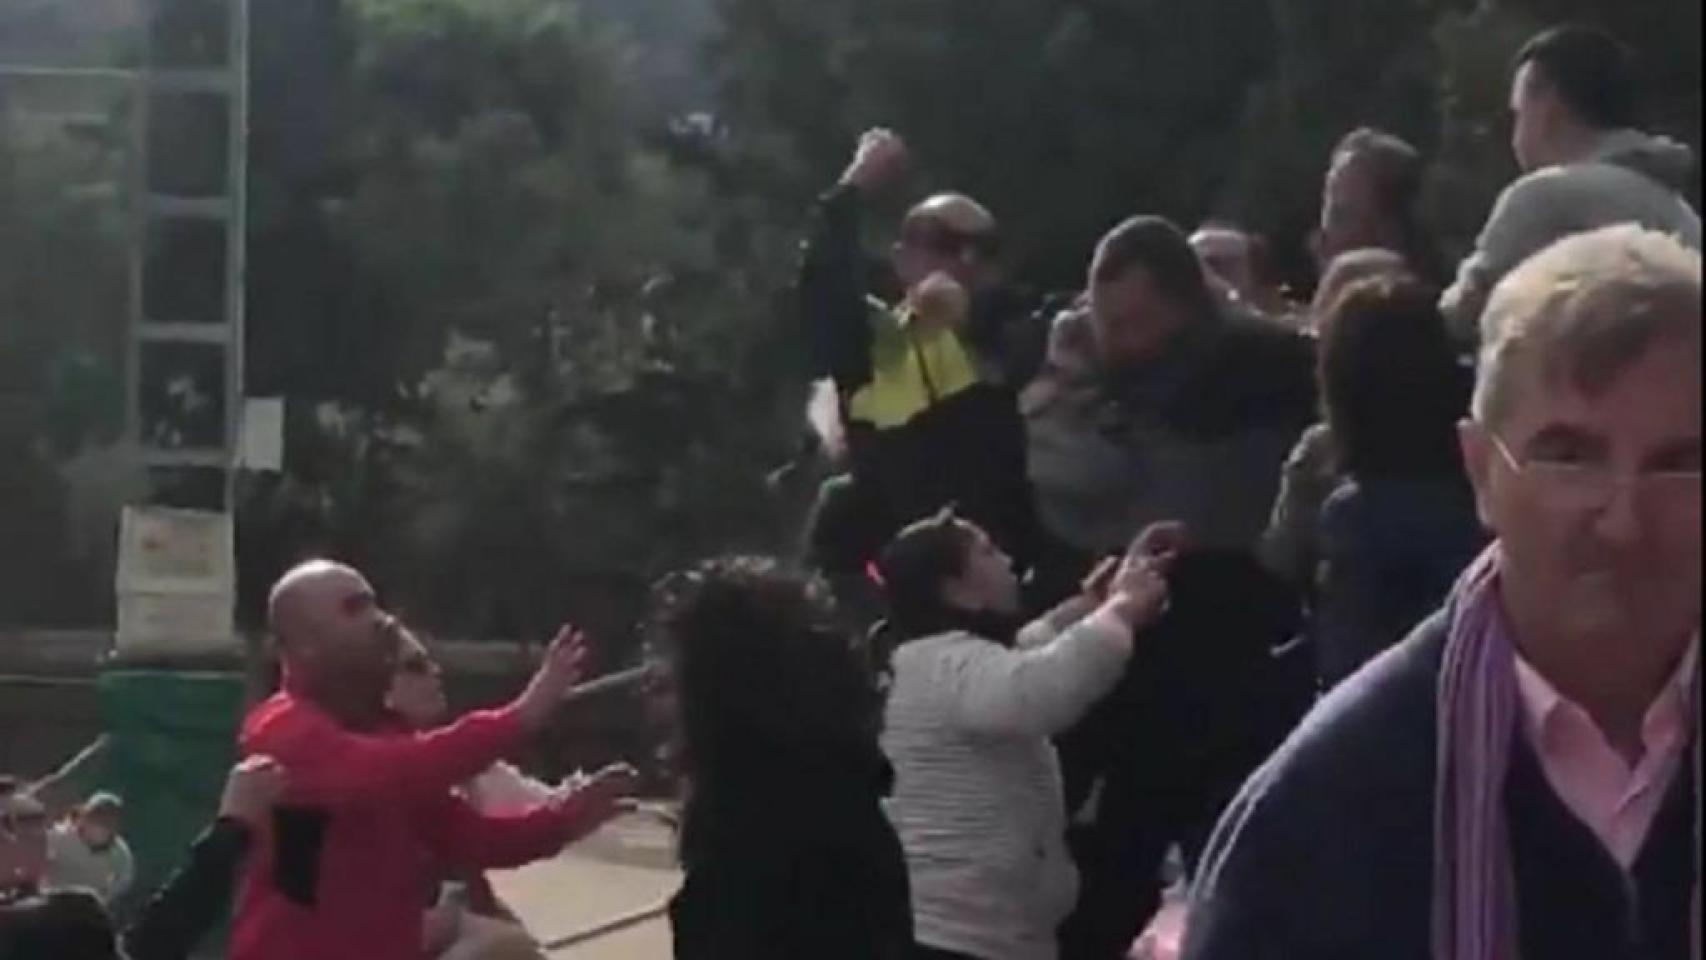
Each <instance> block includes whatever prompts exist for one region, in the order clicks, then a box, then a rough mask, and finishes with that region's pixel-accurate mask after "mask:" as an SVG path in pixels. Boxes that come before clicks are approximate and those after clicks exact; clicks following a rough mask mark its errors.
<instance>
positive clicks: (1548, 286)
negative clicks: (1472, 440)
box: [1474, 225, 1701, 424]
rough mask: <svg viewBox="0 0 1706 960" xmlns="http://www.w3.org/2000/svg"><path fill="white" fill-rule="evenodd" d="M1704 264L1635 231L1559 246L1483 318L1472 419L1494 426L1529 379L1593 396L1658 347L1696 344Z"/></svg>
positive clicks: (1693, 254)
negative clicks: (1521, 383) (1520, 384)
mask: <svg viewBox="0 0 1706 960" xmlns="http://www.w3.org/2000/svg"><path fill="white" fill-rule="evenodd" d="M1700 282H1701V272H1700V254H1699V253H1698V252H1697V251H1693V250H1690V249H1688V248H1687V247H1685V246H1684V245H1683V244H1682V243H1681V242H1680V241H1679V240H1677V239H1676V238H1674V237H1671V236H1669V235H1666V234H1663V233H1658V232H1656V231H1652V230H1648V229H1645V228H1643V227H1638V226H1635V225H1625V226H1616V227H1606V228H1604V229H1601V230H1595V231H1593V232H1590V233H1582V234H1576V235H1574V236H1571V237H1567V238H1565V239H1563V240H1560V241H1558V242H1557V243H1555V244H1553V245H1552V246H1550V247H1548V248H1547V249H1546V250H1544V251H1542V252H1541V253H1539V254H1537V255H1535V256H1534V257H1533V258H1531V259H1530V260H1528V261H1527V262H1525V263H1523V264H1522V265H1521V266H1519V267H1517V268H1516V269H1515V270H1513V271H1511V272H1510V274H1509V275H1507V276H1506V277H1505V279H1504V280H1503V281H1502V282H1501V283H1500V284H1499V286H1498V288H1497V289H1496V290H1494V291H1493V296H1492V299H1491V300H1490V301H1489V302H1488V304H1487V310H1486V312H1485V313H1484V314H1483V315H1482V317H1481V343H1482V347H1481V359H1480V366H1479V370H1478V372H1477V374H1476V378H1475V399H1474V413H1475V417H1476V419H1478V420H1480V421H1481V422H1483V423H1488V424H1496V423H1498V422H1499V420H1500V419H1501V418H1503V417H1505V416H1506V415H1508V414H1509V412H1510V409H1511V406H1512V404H1513V402H1514V400H1515V397H1516V393H1517V390H1518V381H1519V380H1521V379H1522V378H1523V377H1524V376H1526V375H1527V374H1528V372H1529V371H1533V372H1535V373H1538V374H1539V375H1540V376H1541V377H1542V378H1544V379H1545V381H1547V382H1553V383H1556V382H1560V381H1562V382H1567V383H1569V384H1571V385H1572V386H1574V387H1575V388H1577V389H1579V390H1581V391H1583V392H1584V393H1586V394H1588V395H1590V396H1592V395H1595V394H1597V393H1598V392H1599V391H1601V390H1604V389H1605V388H1606V387H1608V386H1610V385H1611V383H1612V381H1614V380H1615V379H1616V377H1617V376H1618V374H1620V373H1622V372H1623V371H1624V370H1625V369H1626V368H1627V367H1628V366H1629V365H1630V364H1632V363H1634V362H1636V361H1637V360H1639V359H1641V358H1642V357H1643V356H1645V355H1646V353H1647V351H1648V350H1649V349H1650V348H1651V347H1652V346H1653V345H1654V344H1656V343H1661V342H1663V343H1675V342H1681V343H1685V344H1686V343H1691V344H1693V345H1695V347H1696V348H1698V345H1699V343H1700V292H1701V286H1700Z"/></svg>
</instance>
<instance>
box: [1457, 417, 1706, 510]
mask: <svg viewBox="0 0 1706 960" xmlns="http://www.w3.org/2000/svg"><path fill="white" fill-rule="evenodd" d="M1487 436H1488V437H1490V438H1491V439H1492V441H1493V447H1494V448H1495V449H1497V450H1498V451H1499V456H1500V457H1502V458H1504V461H1505V464H1506V465H1507V466H1509V467H1510V470H1511V472H1512V473H1514V474H1516V475H1517V476H1519V477H1522V478H1524V479H1527V480H1529V481H1530V482H1532V483H1534V485H1535V486H1536V488H1538V489H1539V490H1540V491H1541V495H1542V496H1545V497H1546V498H1547V499H1548V500H1549V501H1550V502H1551V503H1552V504H1553V505H1554V506H1556V507H1558V508H1560V509H1569V510H1595V509H1598V508H1600V507H1603V506H1605V505H1606V504H1608V503H1610V502H1611V501H1612V500H1614V499H1615V498H1616V496H1617V494H1618V492H1619V491H1621V490H1622V489H1623V488H1624V487H1628V488H1629V490H1630V492H1631V493H1632V494H1633V495H1635V496H1638V497H1641V498H1643V499H1645V500H1647V501H1648V502H1651V503H1654V504H1657V505H1660V506H1664V507H1674V506H1680V505H1682V504H1685V503H1687V502H1689V501H1690V500H1692V501H1693V502H1695V503H1698V502H1699V500H1700V471H1699V470H1698V469H1695V470H1643V471H1640V472H1638V473H1635V474H1634V475H1623V474H1620V473H1619V472H1618V471H1617V469H1616V468H1615V467H1613V466H1612V465H1611V464H1609V463H1605V462H1602V461H1586V460H1549V459H1546V458H1544V457H1530V458H1528V459H1527V460H1518V459H1517V457H1516V455H1515V454H1514V453H1512V452H1511V448H1510V447H1509V446H1508V445H1507V444H1506V443H1505V441H1504V438H1503V437H1501V436H1499V435H1498V434H1497V433H1495V432H1494V431H1492V430H1490V429H1489V430H1487Z"/></svg>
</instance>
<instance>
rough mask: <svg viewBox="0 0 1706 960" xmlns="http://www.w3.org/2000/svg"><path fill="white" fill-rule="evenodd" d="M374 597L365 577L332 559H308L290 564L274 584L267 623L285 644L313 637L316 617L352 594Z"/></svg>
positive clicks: (304, 640) (347, 600) (350, 597)
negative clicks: (289, 567)
mask: <svg viewBox="0 0 1706 960" xmlns="http://www.w3.org/2000/svg"><path fill="white" fill-rule="evenodd" d="M362 596H366V597H367V598H368V599H369V600H370V601H371V600H372V598H373V587H372V586H371V585H370V584H368V582H367V578H366V577H363V576H362V575H361V574H360V573H358V572H356V571H355V570H354V569H353V568H351V567H347V566H345V565H343V564H341V563H336V562H333V561H331V560H320V559H316V560H309V561H306V562H304V563H300V564H297V565H296V566H295V567H292V568H291V569H290V570H289V571H288V572H287V573H285V575H284V576H282V577H280V578H279V579H278V582H277V583H275V584H273V588H272V593H271V594H270V595H269V596H268V597H267V627H268V628H269V629H270V630H271V631H272V634H273V636H275V637H277V638H278V640H279V641H280V642H281V643H284V644H287V645H289V644H300V643H303V642H308V641H310V640H311V639H312V637H311V635H312V634H313V632H314V624H315V622H316V621H324V620H325V619H326V614H327V613H328V612H330V611H332V610H334V609H336V608H337V607H338V606H340V605H341V604H344V603H348V602H352V601H354V600H355V598H360V597H362Z"/></svg>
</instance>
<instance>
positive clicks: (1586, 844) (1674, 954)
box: [1505, 740, 1697, 960]
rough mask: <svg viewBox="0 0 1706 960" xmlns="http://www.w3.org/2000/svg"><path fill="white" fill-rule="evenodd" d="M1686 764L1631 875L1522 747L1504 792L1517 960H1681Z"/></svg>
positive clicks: (1684, 952)
mask: <svg viewBox="0 0 1706 960" xmlns="http://www.w3.org/2000/svg"><path fill="white" fill-rule="evenodd" d="M1694 796H1695V791H1694V765H1693V763H1692V762H1690V761H1686V760H1685V762H1684V763H1683V765H1682V768H1681V769H1680V770H1678V772H1677V775H1676V779H1675V780H1673V781H1672V782H1671V785H1670V790H1669V792H1668V794H1667V795H1666V797H1665V801H1664V804H1663V805H1662V807H1661V808H1660V810H1659V813H1658V816H1657V817H1656V818H1655V819H1654V821H1653V826H1652V829H1651V830H1650V831H1649V832H1648V834H1647V838H1646V841H1645V843H1644V844H1643V846H1642V848H1641V853H1640V856H1639V857H1638V858H1637V859H1636V861H1635V869H1634V870H1633V871H1632V875H1628V874H1625V873H1624V871H1623V869H1622V868H1621V867H1620V866H1619V865H1618V864H1617V862H1616V861H1615V860H1613V859H1612V857H1611V854H1610V853H1609V852H1608V851H1607V850H1606V849H1605V846H1604V845H1603V844H1601V843H1600V842H1599V838H1598V837H1596V836H1595V835H1594V833H1593V831H1592V830H1590V829H1588V827H1587V825H1585V824H1583V823H1582V822H1581V821H1580V820H1578V819H1576V817H1575V815H1574V814H1572V813H1571V812H1570V811H1569V808H1568V807H1566V806H1565V805H1564V803H1563V801H1562V800H1560V799H1559V798H1558V795H1557V794H1556V793H1554V792H1553V790H1552V787H1551V784H1550V783H1548V782H1547V780H1546V777H1545V774H1544V773H1542V772H1541V769H1540V762H1539V760H1538V758H1537V757H1536V756H1535V754H1534V751H1533V750H1532V749H1531V748H1530V747H1529V746H1528V744H1527V741H1526V740H1519V746H1518V749H1517V750H1516V751H1515V754H1514V756H1513V757H1512V763H1511V771H1510V779H1509V781H1508V782H1507V783H1506V788H1505V809H1506V814H1507V819H1508V823H1509V825H1510V837H1511V850H1512V853H1513V855H1514V860H1515V867H1516V880H1517V898H1518V901H1519V902H1520V904H1521V922H1522V926H1521V936H1522V956H1523V960H1555V958H1556V960H1564V958H1574V957H1581V958H1584V960H1585V958H1589V957H1592V958H1596V960H1597V958H1604V960H1673V958H1675V960H1687V957H1688V946H1689V936H1690V906H1691V900H1692V896H1693V890H1694V868H1695V858H1696V852H1697V851H1696V847H1695V838H1694V811H1695V800H1694Z"/></svg>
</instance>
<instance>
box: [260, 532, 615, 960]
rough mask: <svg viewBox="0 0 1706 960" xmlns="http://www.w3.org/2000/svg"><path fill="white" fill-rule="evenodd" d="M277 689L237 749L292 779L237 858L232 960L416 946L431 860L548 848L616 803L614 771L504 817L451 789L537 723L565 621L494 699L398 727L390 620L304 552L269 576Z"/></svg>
mask: <svg viewBox="0 0 1706 960" xmlns="http://www.w3.org/2000/svg"><path fill="white" fill-rule="evenodd" d="M268 616H269V620H270V624H271V627H272V632H273V635H274V638H275V640H276V642H277V644H278V650H279V654H280V657H281V659H282V660H283V663H284V683H283V688H282V689H281V691H280V692H279V693H278V694H276V695H275V696H273V697H272V698H271V699H269V700H267V701H266V702H264V703H262V704H261V705H260V706H258V707H256V708H255V709H254V711H253V712H251V713H250V714H249V716H248V718H247V719H246V720H245V722H244V724H243V730H242V735H241V749H242V752H243V753H244V754H247V755H255V754H264V755H267V756H270V757H273V758H275V759H276V760H277V761H278V762H279V763H280V764H282V765H283V766H284V768H285V770H286V771H287V773H288V775H289V778H290V790H289V792H288V793H287V794H286V795H285V798H284V799H283V801H281V803H280V804H279V806H278V807H277V808H276V810H275V814H274V816H273V819H272V823H271V825H270V829H269V830H267V831H264V833H263V836H262V838H261V842H260V843H259V844H258V849H257V851H256V855H255V856H254V857H253V858H251V860H250V861H249V863H248V865H247V870H246V873H245V876H244V879H243V884H242V889H241V892H240V894H239V900H238V906H237V914H236V923H235V928H234V931H233V936H232V941H231V954H230V956H231V958H232V960H422V957H423V945H422V937H421V928H422V919H423V915H424V913H425V910H426V908H427V906H428V905H429V899H430V897H431V896H432V894H433V893H434V892H435V889H434V884H433V878H434V877H435V876H436V875H437V874H436V872H435V869H434V868H435V867H437V866H450V867H456V868H465V869H469V870H477V869H488V868H500V867H514V866H520V865H522V864H524V863H528V862H530V861H533V860H538V859H542V858H545V857H549V856H552V855H554V854H555V853H556V852H557V851H559V850H560V849H562V847H563V846H564V845H566V844H568V843H570V842H573V841H574V840H576V839H578V838H580V837H582V836H584V835H586V834H587V833H590V832H591V831H592V830H594V829H596V828H597V827H598V826H599V825H601V824H602V823H604V822H605V821H607V820H608V819H610V818H611V817H612V816H614V815H615V813H616V812H617V805H618V801H619V800H620V798H621V797H622V796H623V795H624V794H625V793H626V791H627V790H628V789H629V788H630V786H631V778H630V776H628V775H627V774H626V773H624V772H621V771H611V772H609V773H606V774H601V775H599V776H598V777H595V778H594V779H593V780H592V781H591V782H590V783H589V784H588V785H587V786H586V787H584V788H583V789H581V790H579V791H576V792H575V793H572V794H569V795H566V796H563V797H561V798H559V799H557V800H555V801H553V802H552V803H549V804H547V805H545V806H543V807H540V808H539V809H537V810H535V811H532V812H530V813H527V814H525V815H523V816H516V817H490V816H485V815H482V814H479V813H476V812H475V811H474V810H473V809H472V808H470V807H469V806H468V805H467V804H465V803H464V802H463V801H462V800H460V799H458V798H456V797H454V796H453V795H452V793H451V789H452V787H454V786H455V785H457V784H460V783H462V782H464V781H466V780H468V779H470V778H471V777H473V776H474V775H475V774H478V773H479V772H480V771H482V770H484V769H486V768H487V767H488V766H490V765H491V764H492V763H494V762H495V761H497V760H498V759H499V758H500V757H502V756H504V755H505V754H507V753H510V752H511V751H513V750H514V749H515V748H517V747H518V746H520V745H521V744H522V742H523V740H524V738H525V737H526V736H527V735H529V734H530V733H533V732H536V731H538V730H539V729H540V728H541V727H543V726H544V724H545V723H546V721H547V720H548V719H549V718H550V715H551V712H552V710H553V709H554V708H555V707H556V705H557V704H558V703H559V702H560V701H561V700H562V697H563V695H564V694H565V693H567V692H568V690H569V689H570V688H571V687H573V686H574V684H575V682H576V681H577V680H578V679H579V677H580V675H581V672H582V668H583V665H584V663H585V660H586V648H585V645H584V642H583V640H582V638H581V636H580V635H579V634H578V633H576V632H575V631H573V630H569V629H565V630H563V631H562V632H561V633H560V634H559V635H558V636H557V638H556V639H555V640H554V641H553V642H552V644H551V646H550V648H549V650H548V651H547V652H546V655H545V661H544V663H543V664H542V665H541V666H540V668H539V671H538V673H537V674H535V675H534V677H533V680H532V682H530V683H529V684H528V686H527V688H526V690H524V691H523V692H522V694H521V695H520V696H519V697H517V698H516V699H515V700H514V701H513V702H511V703H510V704H509V705H508V706H505V707H503V708H500V709H497V710H488V711H480V712H476V713H471V714H468V715H467V716H464V717H463V718H462V719H461V720H459V721H457V722H456V723H454V724H452V725H450V726H448V727H444V728H442V729H438V730H432V731H428V732H424V733H411V732H409V731H408V729H407V726H406V725H405V724H404V723H402V722H401V721H400V720H399V719H397V718H395V717H393V716H392V715H391V714H389V713H388V712H387V710H386V709H385V694H386V690H387V689H388V687H389V684H390V680H391V676H392V674H393V672H394V670H395V667H396V660H397V657H398V652H399V645H400V643H401V640H402V636H403V634H402V630H401V629H400V626H399V624H398V622H397V620H396V618H395V617H393V616H391V615H390V614H389V613H387V612H385V610H384V609H383V608H381V607H380V605H379V601H378V598H377V597H376V596H375V594H374V590H373V587H372V586H371V585H369V584H368V582H367V580H366V579H365V578H363V577H362V576H361V574H359V573H357V572H356V571H355V570H352V569H350V568H349V567H346V566H342V565H340V564H336V563H331V562H328V561H323V560H316V561H312V562H309V563H305V564H303V565H302V566H299V567H297V568H296V569H294V570H291V571H290V572H289V573H287V574H285V576H284V577H283V578H282V579H281V580H280V581H279V582H278V584H277V586H275V587H274V588H273V591H272V596H271V599H270V602H269V605H268Z"/></svg>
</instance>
